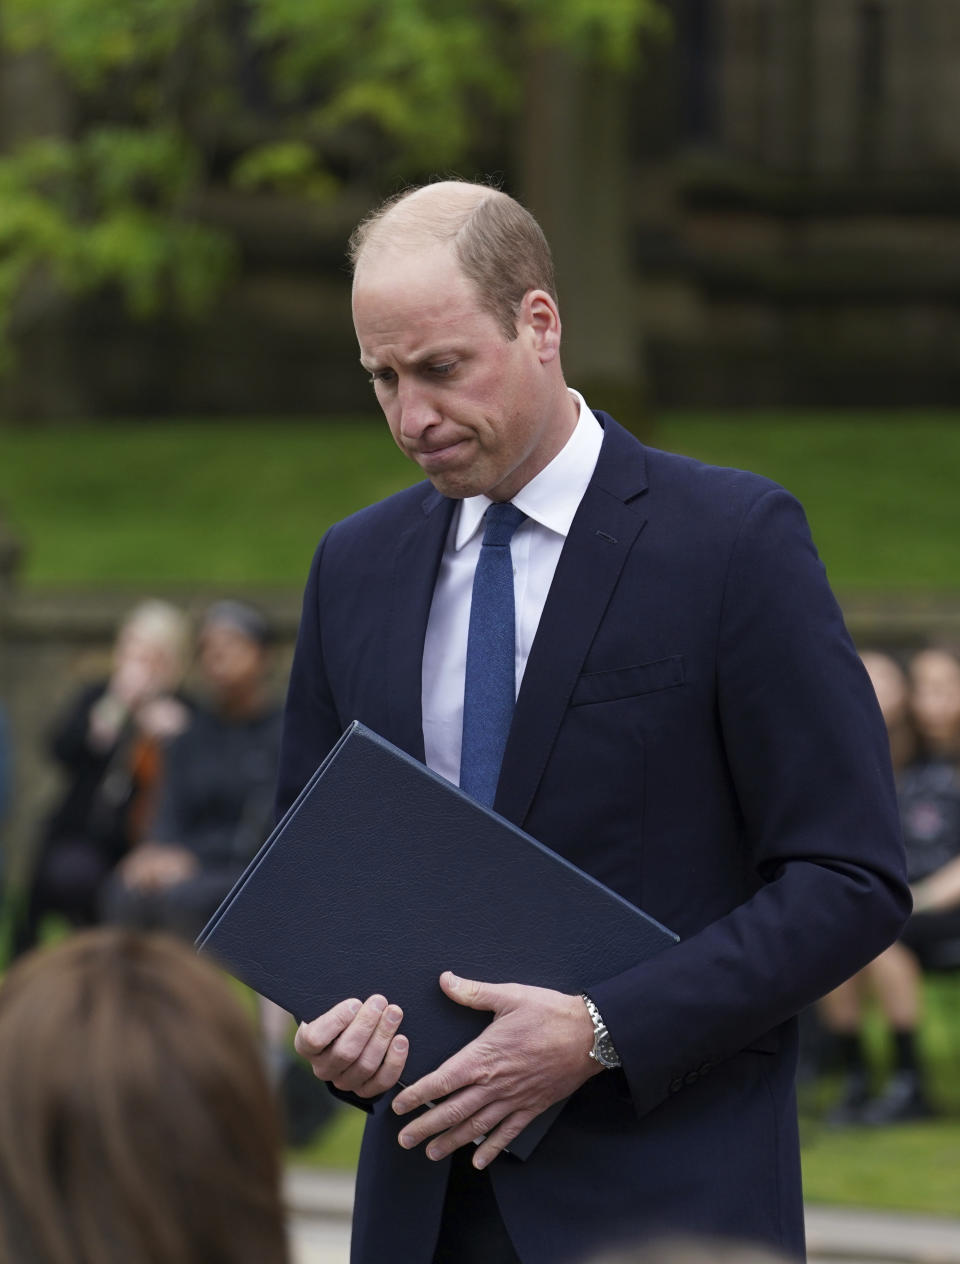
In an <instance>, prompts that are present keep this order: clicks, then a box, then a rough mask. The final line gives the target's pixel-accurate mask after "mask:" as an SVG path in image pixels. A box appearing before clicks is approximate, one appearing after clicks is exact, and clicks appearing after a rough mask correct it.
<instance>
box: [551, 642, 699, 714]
mask: <svg viewBox="0 0 960 1264" xmlns="http://www.w3.org/2000/svg"><path fill="white" fill-rule="evenodd" d="M682 684H683V655H682V654H674V655H673V656H672V657H671V658H660V659H657V661H656V662H654V663H637V664H635V665H634V666H633V667H615V668H613V669H612V670H611V671H599V672H584V674H583V675H582V676H581V677H580V679H579V680H578V681H577V684H576V687H575V688H574V691H573V697H572V698H571V704H572V705H573V706H575V707H580V706H584V705H586V704H587V703H591V702H610V701H612V700H613V699H615V698H632V697H635V696H636V695H638V694H642V693H654V692H655V691H656V690H658V689H671V688H673V686H674V685H682Z"/></svg>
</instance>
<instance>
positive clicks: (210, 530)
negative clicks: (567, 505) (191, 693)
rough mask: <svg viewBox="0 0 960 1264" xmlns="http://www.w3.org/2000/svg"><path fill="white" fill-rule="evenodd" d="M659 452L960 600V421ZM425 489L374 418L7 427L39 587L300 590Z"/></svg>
mask: <svg viewBox="0 0 960 1264" xmlns="http://www.w3.org/2000/svg"><path fill="white" fill-rule="evenodd" d="M653 441H654V442H655V443H656V444H657V445H658V446H661V447H665V448H670V449H673V450H677V451H683V452H686V453H689V454H691V455H694V456H697V457H700V458H702V459H704V460H708V461H711V462H715V463H718V464H724V465H736V466H742V467H745V468H748V469H754V470H757V471H759V472H761V473H764V474H768V475H770V476H771V477H772V478H775V479H777V480H778V481H779V482H782V483H784V484H785V485H786V486H787V487H789V488H790V489H791V491H794V492H795V493H796V494H797V495H798V496H799V497H800V499H801V500H802V501H803V502H804V504H805V505H806V507H807V512H808V515H809V517H810V521H811V524H812V526H813V530H814V535H815V537H816V539H817V541H818V544H819V546H820V550H821V553H822V554H823V557H824V560H825V561H826V563H827V567H828V569H829V571H830V575H831V578H832V580H833V582H834V584H835V585H837V586H838V587H839V588H842V589H849V588H858V587H859V588H897V589H900V588H914V589H916V588H928V589H935V590H950V589H954V590H956V589H958V588H960V508H958V497H957V476H958V471H960V413H958V414H955V415H932V414H922V413H921V414H916V415H914V414H899V413H898V414H889V415H880V416H866V415H864V416H851V415H849V414H842V415H836V416H831V415H824V414H783V415H781V414H772V415H769V416H767V415H764V416H760V415H748V416H746V417H741V416H728V415H723V414H721V415H702V414H699V415H695V414H673V415H668V416H664V417H663V418H661V419H660V421H659V422H658V424H657V427H656V430H655V433H654V436H653ZM417 477H418V472H417V470H416V469H415V468H414V467H413V466H412V465H410V464H409V463H408V462H406V461H405V460H404V458H403V457H402V456H401V455H400V453H399V452H398V451H397V450H396V449H395V448H394V446H393V444H392V443H391V441H390V439H389V437H388V435H387V433H386V428H385V425H384V423H383V422H381V421H378V420H377V419H376V418H374V417H372V416H370V417H366V418H355V419H318V420H316V421H314V422H304V421H298V422H285V421H278V420H264V421H262V422H252V421H243V422H236V423H228V422H216V423H206V424H204V423H199V422H196V423H191V422H185V421H178V422H150V423H139V424H134V423H110V424H89V425H71V426H53V427H44V428H30V429H27V428H24V429H0V513H5V514H6V516H7V517H8V518H9V519H10V520H11V521H12V522H13V524H14V526H15V527H16V529H17V530H18V531H19V533H20V534H21V535H22V536H23V538H24V539H25V540H26V542H27V544H28V547H29V552H28V557H27V562H26V570H25V578H26V581H27V582H28V583H31V584H54V585H55V584H74V583H86V582H108V583H125V584H137V585H144V584H150V583H164V582H171V581H186V582H192V581H196V582H210V581H213V582H217V583H221V584H233V585H243V584H253V585H261V584H271V583H277V584H295V585H299V584H300V583H301V582H302V581H303V578H304V575H305V571H306V567H307V565H308V563H309V559H310V556H311V553H312V550H313V546H314V544H315V542H316V540H317V538H318V537H319V535H320V534H321V532H322V531H323V530H324V528H325V527H327V526H328V525H329V524H330V523H331V522H333V521H335V520H336V519H338V518H340V517H342V516H343V515H344V514H346V513H349V512H351V511H352V510H354V509H357V508H359V507H360V506H361V505H364V504H367V503H369V502H370V501H372V500H376V499H378V498H380V497H382V496H384V495H386V494H388V493H389V492H391V491H394V490H396V489H398V488H400V487H403V486H406V485H408V484H409V483H410V482H412V481H414V480H415V479H416V478H417Z"/></svg>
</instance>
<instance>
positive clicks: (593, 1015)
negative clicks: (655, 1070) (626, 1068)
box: [580, 992, 623, 1071]
mask: <svg viewBox="0 0 960 1264" xmlns="http://www.w3.org/2000/svg"><path fill="white" fill-rule="evenodd" d="M580 999H581V1000H582V1001H583V1003H584V1005H586V1007H587V1013H588V1014H589V1015H590V1021H591V1022H592V1023H593V1048H592V1049H591V1050H590V1057H591V1058H594V1059H595V1060H596V1061H597V1062H599V1063H600V1065H601V1066H602V1067H606V1069H607V1070H608V1071H612V1070H613V1068H614V1067H618V1066H623V1062H622V1061H621V1058H620V1055H619V1053H617V1051H616V1049H615V1048H614V1047H613V1041H612V1040H611V1039H610V1033H609V1032H608V1031H607V1024H606V1023H605V1022H604V1021H603V1019H602V1017H601V1016H600V1011H599V1010H598V1009H597V1007H596V1005H594V1003H593V1001H591V999H590V997H589V996H587V994H586V992H581V993H580Z"/></svg>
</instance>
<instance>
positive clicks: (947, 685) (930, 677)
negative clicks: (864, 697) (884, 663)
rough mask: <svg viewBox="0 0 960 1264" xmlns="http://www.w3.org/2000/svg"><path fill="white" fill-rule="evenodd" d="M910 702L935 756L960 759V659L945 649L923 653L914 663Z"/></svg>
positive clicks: (929, 750) (926, 745) (927, 744)
mask: <svg viewBox="0 0 960 1264" xmlns="http://www.w3.org/2000/svg"><path fill="white" fill-rule="evenodd" d="M910 685H911V696H910V703H911V706H912V708H913V714H914V717H915V719H916V723H917V728H918V729H919V731H920V736H921V738H922V739H923V743H924V745H925V747H926V749H927V750H928V752H929V753H930V754H931V755H936V756H938V757H940V758H944V759H955V758H957V757H958V756H960V657H958V656H957V655H956V654H955V653H954V652H953V650H950V649H946V648H944V647H942V646H936V647H933V648H931V649H926V650H920V651H919V653H917V654H914V656H913V658H912V659H911V660H910Z"/></svg>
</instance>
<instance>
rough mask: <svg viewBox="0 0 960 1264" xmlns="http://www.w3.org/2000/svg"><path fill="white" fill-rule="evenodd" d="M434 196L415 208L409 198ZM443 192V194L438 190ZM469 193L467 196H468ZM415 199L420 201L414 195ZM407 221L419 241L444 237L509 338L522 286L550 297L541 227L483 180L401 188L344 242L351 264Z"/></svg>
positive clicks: (553, 288) (549, 263) (549, 264)
mask: <svg viewBox="0 0 960 1264" xmlns="http://www.w3.org/2000/svg"><path fill="white" fill-rule="evenodd" d="M428 190H429V191H436V192H437V196H436V197H433V198H431V199H430V202H429V203H427V204H426V205H425V206H422V207H417V206H415V205H414V203H413V202H412V199H413V198H414V197H415V196H416V195H418V194H421V193H424V192H427V191H428ZM444 192H447V193H448V194H449V195H450V196H448V197H447V198H444V196H443V193H444ZM471 195H472V196H471ZM420 200H421V201H422V199H420ZM411 226H413V227H415V228H416V230H417V236H418V237H419V238H420V240H423V239H427V240H431V239H432V240H435V241H452V242H453V246H454V251H455V253H456V257H457V261H458V262H459V264H460V267H461V269H462V270H463V273H464V275H465V276H467V277H469V279H470V280H471V281H472V282H473V283H474V285H475V286H476V288H477V293H478V294H479V297H480V302H481V304H482V306H483V307H484V308H485V310H486V311H488V312H489V313H490V314H491V315H492V316H493V317H494V318H495V319H496V321H497V323H498V324H499V325H500V328H501V329H502V330H503V333H504V335H505V336H506V337H507V338H508V339H510V340H512V339H514V338H515V337H516V336H517V314H518V312H519V311H520V304H521V303H522V301H523V297H524V295H525V294H527V293H528V292H529V291H530V290H545V291H546V292H547V293H548V294H549V295H550V297H551V298H552V299H553V300H554V302H556V300H557V285H556V278H555V276H554V269H553V257H552V255H551V253H550V246H549V244H548V242H547V239H546V237H545V236H544V234H543V229H542V228H541V227H540V225H539V224H538V223H537V221H536V220H535V219H534V217H533V216H532V215H531V214H530V212H529V211H528V210H527V209H526V208H525V207H523V206H521V205H520V203H519V202H517V201H516V200H515V199H514V198H512V197H510V196H509V195H508V194H506V193H503V192H502V191H501V190H499V189H495V188H493V187H491V186H488V185H483V184H468V183H467V182H466V181H440V182H438V183H436V184H432V185H430V184H428V185H421V186H419V187H418V188H413V189H405V190H404V191H403V192H402V193H399V194H396V195H395V196H394V197H391V198H388V199H387V201H386V202H384V203H383V204H382V205H381V206H379V207H378V208H377V209H376V210H375V211H374V212H372V214H370V215H368V216H367V217H366V218H365V219H363V220H362V221H361V222H360V223H359V224H358V225H357V227H356V228H355V229H354V231H353V233H352V234H351V237H350V241H349V244H348V247H347V251H348V255H349V258H350V263H351V265H352V266H353V267H354V268H356V266H357V263H358V261H359V259H360V256H361V255H362V253H363V251H364V250H365V249H366V247H367V246H368V245H369V244H371V243H372V242H374V241H378V242H381V241H382V242H386V241H392V240H394V239H395V237H401V236H402V234H403V233H404V230H406V231H407V232H408V233H409V229H410V228H411Z"/></svg>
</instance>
